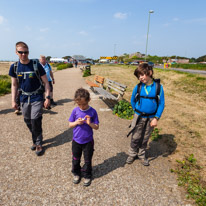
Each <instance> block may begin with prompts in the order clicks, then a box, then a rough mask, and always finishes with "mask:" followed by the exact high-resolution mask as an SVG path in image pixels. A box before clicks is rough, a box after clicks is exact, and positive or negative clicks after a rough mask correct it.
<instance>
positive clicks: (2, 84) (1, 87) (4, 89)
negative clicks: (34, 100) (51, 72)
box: [0, 75, 11, 96]
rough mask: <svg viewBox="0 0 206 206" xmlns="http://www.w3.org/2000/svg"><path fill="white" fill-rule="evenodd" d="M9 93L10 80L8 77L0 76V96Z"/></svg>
mask: <svg viewBox="0 0 206 206" xmlns="http://www.w3.org/2000/svg"><path fill="white" fill-rule="evenodd" d="M10 92H11V78H10V77H9V76H8V75H0V96H2V95H4V94H8V93H10Z"/></svg>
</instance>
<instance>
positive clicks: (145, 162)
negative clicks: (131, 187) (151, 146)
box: [141, 157, 149, 166]
mask: <svg viewBox="0 0 206 206" xmlns="http://www.w3.org/2000/svg"><path fill="white" fill-rule="evenodd" d="M141 163H142V164H143V165H144V166H149V160H148V159H147V158H146V157H145V158H143V159H141Z"/></svg>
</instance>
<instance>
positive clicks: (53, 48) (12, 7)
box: [0, 0, 206, 61]
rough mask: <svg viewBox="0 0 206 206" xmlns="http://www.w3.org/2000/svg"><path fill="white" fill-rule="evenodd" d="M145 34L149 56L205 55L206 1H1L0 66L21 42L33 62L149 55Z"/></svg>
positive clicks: (10, 58)
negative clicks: (42, 58) (67, 58)
mask: <svg viewBox="0 0 206 206" xmlns="http://www.w3.org/2000/svg"><path fill="white" fill-rule="evenodd" d="M150 10H153V11H154V13H151V14H150V13H149V11H150ZM149 16H150V24H149V33H148V22H149ZM147 33H148V44H147V54H149V55H158V56H172V55H177V56H185V57H189V58H191V57H195V58H198V57H200V56H203V55H206V41H205V40H206V1H205V0H196V1H195V0H173V1H169V0H144V1H143V0H0V48H1V49H0V60H11V61H13V60H17V59H18V57H17V55H16V53H15V44H16V42H18V41H24V42H26V43H27V44H28V46H29V51H30V55H29V57H30V58H39V56H40V55H45V56H51V57H64V56H73V55H83V56H85V57H86V58H93V59H99V58H100V56H114V55H117V56H119V55H122V54H124V53H127V54H130V53H135V52H141V53H143V54H145V53H146V41H147Z"/></svg>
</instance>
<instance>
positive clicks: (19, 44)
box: [16, 41, 29, 50]
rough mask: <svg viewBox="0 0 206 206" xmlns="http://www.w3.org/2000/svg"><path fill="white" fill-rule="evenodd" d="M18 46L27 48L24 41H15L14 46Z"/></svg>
mask: <svg viewBox="0 0 206 206" xmlns="http://www.w3.org/2000/svg"><path fill="white" fill-rule="evenodd" d="M18 46H21V47H24V48H26V49H28V50H29V47H28V45H27V44H26V43H24V42H23V41H18V42H17V43H16V48H17V47H18Z"/></svg>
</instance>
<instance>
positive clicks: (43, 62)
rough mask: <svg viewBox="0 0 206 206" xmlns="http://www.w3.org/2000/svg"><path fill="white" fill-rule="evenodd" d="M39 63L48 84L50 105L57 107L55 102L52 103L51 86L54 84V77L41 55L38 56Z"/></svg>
mask: <svg viewBox="0 0 206 206" xmlns="http://www.w3.org/2000/svg"><path fill="white" fill-rule="evenodd" d="M39 62H40V64H41V65H42V67H43V68H44V70H45V72H46V76H47V79H48V82H49V86H50V97H51V100H50V103H51V105H57V104H56V102H54V100H53V84H55V81H54V75H53V72H52V68H51V66H50V64H49V63H47V62H46V57H45V56H43V55H40V59H39Z"/></svg>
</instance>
